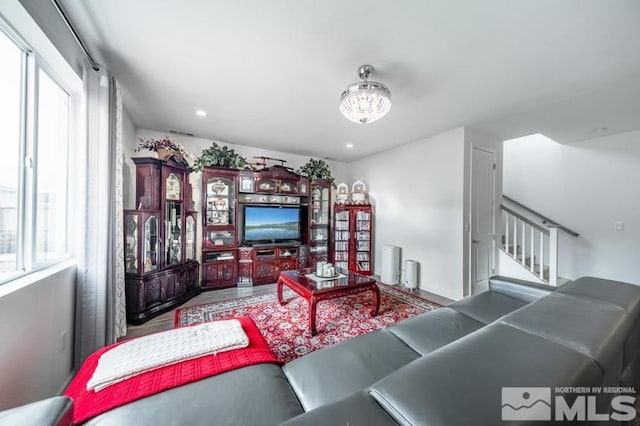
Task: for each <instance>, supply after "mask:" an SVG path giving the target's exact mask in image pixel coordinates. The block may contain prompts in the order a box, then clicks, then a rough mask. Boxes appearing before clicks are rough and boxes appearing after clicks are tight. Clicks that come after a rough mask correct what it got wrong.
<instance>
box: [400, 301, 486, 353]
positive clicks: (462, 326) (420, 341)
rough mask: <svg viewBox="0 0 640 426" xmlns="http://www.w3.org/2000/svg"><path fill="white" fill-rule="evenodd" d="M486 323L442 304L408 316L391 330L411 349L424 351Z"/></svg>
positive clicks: (444, 343)
mask: <svg viewBox="0 0 640 426" xmlns="http://www.w3.org/2000/svg"><path fill="white" fill-rule="evenodd" d="M484 326H485V325H484V324H483V323H481V322H480V321H476V320H474V319H473V318H471V317H468V316H466V315H464V314H461V313H460V312H458V311H456V310H455V309H451V308H440V309H437V310H435V311H431V312H428V313H426V314H423V315H418V316H415V317H411V318H409V319H406V320H404V321H402V322H400V323H398V324H396V325H393V326H391V327H389V328H388V330H389V331H390V332H391V333H393V334H394V335H395V336H396V337H397V338H399V339H400V340H402V341H403V342H404V343H406V344H407V345H408V346H409V347H410V348H411V349H413V350H414V351H416V352H418V353H419V354H421V355H425V354H428V353H429V352H431V351H435V350H436V349H438V348H440V347H442V346H444V345H446V344H448V343H451V342H453V341H454V340H457V339H459V338H461V337H463V336H466V335H467V334H469V333H472V332H474V331H476V330H478V329H480V328H482V327H484Z"/></svg>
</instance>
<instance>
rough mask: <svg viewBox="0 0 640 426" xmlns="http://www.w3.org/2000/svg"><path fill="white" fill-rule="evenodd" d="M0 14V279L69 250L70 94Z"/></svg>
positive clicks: (47, 262) (63, 255) (58, 257)
mask: <svg viewBox="0 0 640 426" xmlns="http://www.w3.org/2000/svg"><path fill="white" fill-rule="evenodd" d="M1 24H2V22H0V62H1V63H2V66H1V67H0V93H2V96H0V129H2V131H3V137H2V139H1V141H0V145H1V146H2V150H1V151H0V152H1V153H2V158H1V159H0V160H1V161H2V167H0V282H4V281H7V280H9V279H12V278H14V277H16V276H18V275H21V274H24V273H28V272H31V271H33V270H35V269H40V268H42V267H44V266H47V265H50V264H52V263H53V262H56V261H59V260H63V259H65V258H66V257H67V256H68V248H69V247H68V241H69V235H68V228H69V227H68V214H67V213H68V211H69V194H68V176H69V169H68V166H69V164H68V158H69V147H70V146H69V137H70V133H71V132H70V122H71V116H72V114H71V107H70V105H71V97H70V95H69V94H68V93H67V91H65V90H64V88H63V86H62V85H61V84H59V83H58V81H57V80H56V79H55V78H54V77H53V74H52V73H50V72H49V70H48V69H47V68H46V66H45V65H44V64H43V63H42V62H41V60H40V58H39V57H38V56H37V54H34V53H32V49H30V48H27V47H26V45H25V44H24V43H22V41H21V40H20V39H19V38H18V37H17V36H15V35H14V34H13V33H10V32H5V31H4V30H3V29H4V28H5V27H4V26H3V25H1Z"/></svg>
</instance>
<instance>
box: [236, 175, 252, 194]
mask: <svg viewBox="0 0 640 426" xmlns="http://www.w3.org/2000/svg"><path fill="white" fill-rule="evenodd" d="M254 191H255V186H254V180H253V176H252V175H240V192H254Z"/></svg>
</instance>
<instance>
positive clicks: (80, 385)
mask: <svg viewBox="0 0 640 426" xmlns="http://www.w3.org/2000/svg"><path fill="white" fill-rule="evenodd" d="M236 319H238V320H239V321H240V323H241V324H242V328H243V329H244V331H245V333H247V337H248V338H249V346H248V347H246V348H242V349H235V350H231V351H227V352H221V353H219V354H217V355H207V356H203V357H200V358H196V359H192V360H188V361H183V362H181V363H179V364H174V365H169V366H166V367H162V368H159V369H157V370H154V371H149V372H147V373H143V374H140V375H138V376H135V377H132V378H130V379H127V380H124V381H122V382H120V383H116V384H115V385H112V386H109V387H108V388H106V389H103V390H101V391H99V392H94V391H93V390H90V391H88V390H87V382H88V381H89V379H90V378H91V376H92V374H93V371H94V370H95V369H96V367H97V365H98V359H99V358H100V355H101V354H103V353H104V352H106V351H108V350H109V349H111V348H113V347H115V346H118V345H120V344H122V343H124V342H120V343H116V344H113V345H110V346H105V347H104V348H102V349H99V350H97V351H96V352H94V353H93V354H91V355H90V356H89V357H88V358H87V359H86V361H85V362H84V364H82V367H80V371H78V374H77V375H76V376H75V377H74V378H73V380H72V381H71V383H70V384H69V387H68V388H67V390H66V391H65V392H64V394H65V395H66V396H68V397H70V398H71V399H73V403H74V414H73V421H74V423H76V424H78V423H82V422H84V421H87V420H89V419H90V418H92V417H95V416H97V415H98V414H101V413H104V412H106V411H109V410H111V409H112V408H115V407H119V406H121V405H124V404H127V403H129V402H132V401H135V400H137V399H141V398H144V397H146V396H149V395H153V394H156V393H158V392H162V391H164V390H167V389H171V388H174V387H177V386H182V385H185V384H187V383H191V382H195V381H197V380H200V379H204V378H205V377H209V376H213V375H215V374H219V373H224V372H225V371H230V370H234V369H236V368H240V367H245V366H247V365H253V364H259V363H264V362H274V363H278V364H282V363H281V362H280V361H278V359H277V358H276V356H275V354H274V353H273V351H272V350H271V349H270V348H269V345H268V344H267V342H266V340H265V339H264V337H263V336H262V334H261V333H260V330H259V329H258V327H257V326H256V325H255V323H254V322H253V320H252V319H251V318H249V317H238V318H236Z"/></svg>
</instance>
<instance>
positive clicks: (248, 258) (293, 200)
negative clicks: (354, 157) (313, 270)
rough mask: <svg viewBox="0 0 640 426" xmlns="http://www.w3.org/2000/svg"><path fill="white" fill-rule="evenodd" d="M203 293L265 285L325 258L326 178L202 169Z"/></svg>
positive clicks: (274, 170) (278, 169)
mask: <svg viewBox="0 0 640 426" xmlns="http://www.w3.org/2000/svg"><path fill="white" fill-rule="evenodd" d="M202 212H203V215H202V219H203V224H202V225H203V227H202V229H203V238H202V283H201V287H202V289H203V290H213V289H219V288H226V287H233V286H236V285H238V286H252V285H260V284H270V283H274V282H276V281H277V279H278V276H279V275H280V272H281V271H286V270H294V269H300V268H304V267H315V265H316V263H317V262H320V261H325V262H326V261H329V260H330V246H329V238H330V236H331V220H330V219H331V182H330V181H329V180H327V179H311V180H310V179H309V178H307V177H305V176H301V175H298V174H297V173H294V172H293V171H291V170H290V169H288V168H286V167H283V166H277V165H276V166H271V167H268V168H265V169H262V170H260V171H252V170H237V169H228V168H221V167H212V166H209V167H205V168H204V170H203V172H202Z"/></svg>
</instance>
